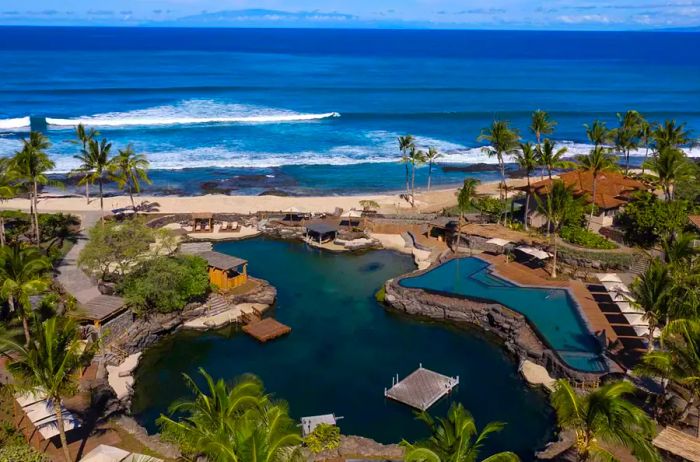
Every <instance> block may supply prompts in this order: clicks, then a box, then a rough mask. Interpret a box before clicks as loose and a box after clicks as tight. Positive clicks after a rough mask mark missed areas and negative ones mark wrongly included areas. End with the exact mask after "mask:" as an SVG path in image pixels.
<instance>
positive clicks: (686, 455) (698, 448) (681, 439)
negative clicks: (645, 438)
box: [654, 427, 700, 461]
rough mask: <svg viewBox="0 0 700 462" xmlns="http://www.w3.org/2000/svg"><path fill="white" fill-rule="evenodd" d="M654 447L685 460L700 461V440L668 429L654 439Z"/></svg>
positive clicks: (673, 429)
mask: <svg viewBox="0 0 700 462" xmlns="http://www.w3.org/2000/svg"><path fill="white" fill-rule="evenodd" d="M654 446H656V447H657V448H659V449H662V450H664V451H667V452H670V453H671V454H673V455H675V456H680V457H682V458H683V459H685V460H692V461H700V440H699V439H698V438H694V437H692V436H690V435H688V434H686V433H683V432H682V431H680V430H676V429H675V428H671V427H666V428H664V429H663V430H661V432H660V433H659V434H658V435H656V438H654Z"/></svg>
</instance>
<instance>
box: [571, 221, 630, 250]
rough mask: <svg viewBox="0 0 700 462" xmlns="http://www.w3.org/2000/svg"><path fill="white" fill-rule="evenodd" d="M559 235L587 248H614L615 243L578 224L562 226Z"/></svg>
mask: <svg viewBox="0 0 700 462" xmlns="http://www.w3.org/2000/svg"><path fill="white" fill-rule="evenodd" d="M559 235H560V236H561V238H562V239H564V240H565V241H567V242H570V243H571V244H574V245H579V246H581V247H586V248H587V249H616V248H617V245H615V243H613V242H611V241H609V240H607V239H605V237H603V236H601V235H600V234H598V233H594V232H592V231H589V230H587V229H586V228H582V227H580V226H564V227H562V228H561V231H560V232H559Z"/></svg>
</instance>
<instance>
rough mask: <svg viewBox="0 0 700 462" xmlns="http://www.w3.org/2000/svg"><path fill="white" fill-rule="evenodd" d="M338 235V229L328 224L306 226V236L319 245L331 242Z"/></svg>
mask: <svg viewBox="0 0 700 462" xmlns="http://www.w3.org/2000/svg"><path fill="white" fill-rule="evenodd" d="M337 235H338V227H337V226H334V225H332V224H330V223H324V222H319V223H309V224H307V225H306V236H307V237H308V238H309V239H311V240H313V241H315V242H318V243H319V244H323V243H325V242H331V241H334V240H335V237H336V236H337Z"/></svg>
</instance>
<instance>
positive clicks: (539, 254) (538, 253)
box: [515, 245, 551, 260]
mask: <svg viewBox="0 0 700 462" xmlns="http://www.w3.org/2000/svg"><path fill="white" fill-rule="evenodd" d="M515 249H516V250H519V251H521V252H523V253H526V254H528V255H532V256H533V257H535V258H538V259H540V260H546V259H548V258H549V257H551V255H549V254H548V253H547V252H545V251H544V250H540V249H536V248H534V247H530V246H529V245H519V246H518V247H516V248H515Z"/></svg>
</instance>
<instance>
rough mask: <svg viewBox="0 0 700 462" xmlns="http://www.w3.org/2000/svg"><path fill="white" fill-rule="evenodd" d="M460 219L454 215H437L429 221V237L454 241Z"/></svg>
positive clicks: (442, 240)
mask: <svg viewBox="0 0 700 462" xmlns="http://www.w3.org/2000/svg"><path fill="white" fill-rule="evenodd" d="M457 224H458V219H457V218H453V217H437V218H435V219H434V220H432V221H431V222H430V223H428V231H427V235H428V237H433V238H436V239H437V240H438V241H441V242H446V243H447V242H452V240H453V237H454V235H455V234H456V233H457Z"/></svg>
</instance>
